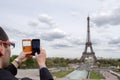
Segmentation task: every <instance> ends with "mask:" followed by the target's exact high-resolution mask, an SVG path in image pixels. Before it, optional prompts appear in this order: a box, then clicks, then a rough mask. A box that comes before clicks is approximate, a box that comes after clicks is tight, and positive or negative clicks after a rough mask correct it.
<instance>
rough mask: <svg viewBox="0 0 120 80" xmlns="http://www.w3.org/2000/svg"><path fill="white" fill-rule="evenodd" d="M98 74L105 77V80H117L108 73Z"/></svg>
mask: <svg viewBox="0 0 120 80" xmlns="http://www.w3.org/2000/svg"><path fill="white" fill-rule="evenodd" d="M100 73H101V74H102V75H103V76H104V77H105V80H119V79H118V78H117V76H115V75H113V74H111V73H110V72H108V71H100Z"/></svg>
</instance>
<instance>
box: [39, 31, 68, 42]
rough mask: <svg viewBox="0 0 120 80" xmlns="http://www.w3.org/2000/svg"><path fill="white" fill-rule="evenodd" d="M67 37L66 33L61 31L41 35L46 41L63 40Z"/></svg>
mask: <svg viewBox="0 0 120 80" xmlns="http://www.w3.org/2000/svg"><path fill="white" fill-rule="evenodd" d="M66 36H67V35H66V34H65V33H64V32H61V31H51V32H48V33H43V34H42V35H41V38H42V39H43V40H46V41H53V40H55V39H63V38H64V37H66Z"/></svg>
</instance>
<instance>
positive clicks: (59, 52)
mask: <svg viewBox="0 0 120 80" xmlns="http://www.w3.org/2000/svg"><path fill="white" fill-rule="evenodd" d="M88 16H90V30H91V33H90V35H91V37H90V38H91V42H92V47H93V50H94V52H95V55H96V57H104V58H120V35H119V34H120V0H0V26H1V27H2V28H3V29H4V30H5V31H6V33H7V34H8V36H9V39H10V41H12V42H15V44H16V47H15V48H14V49H12V55H15V54H17V55H18V54H19V53H20V52H21V51H22V39H35V38H38V39H40V40H41V46H42V47H43V48H44V49H45V50H46V52H47V57H65V58H80V57H81V55H82V53H83V52H84V49H85V43H86V35H87V17H88Z"/></svg>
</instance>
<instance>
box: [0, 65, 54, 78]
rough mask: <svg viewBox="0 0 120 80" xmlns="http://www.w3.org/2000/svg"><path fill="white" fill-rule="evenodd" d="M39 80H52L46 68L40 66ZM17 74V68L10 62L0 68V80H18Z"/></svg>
mask: <svg viewBox="0 0 120 80" xmlns="http://www.w3.org/2000/svg"><path fill="white" fill-rule="evenodd" d="M39 72H40V80H53V77H52V75H51V74H50V72H49V71H48V69H47V68H42V69H40V70H39ZM16 74H17V69H16V68H15V66H14V65H13V64H10V65H9V66H8V67H7V68H5V69H0V80H18V79H17V78H16V77H15V75H16ZM21 80H32V79H30V78H22V79H21Z"/></svg>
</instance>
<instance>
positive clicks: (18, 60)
mask: <svg viewBox="0 0 120 80" xmlns="http://www.w3.org/2000/svg"><path fill="white" fill-rule="evenodd" d="M28 54H30V52H29V53H24V52H21V53H20V55H19V56H18V57H17V58H16V59H15V60H14V61H13V62H12V64H13V65H14V66H15V67H16V68H17V67H18V66H19V64H21V63H22V62H24V61H25V60H26V59H27V58H29V57H31V55H28Z"/></svg>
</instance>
